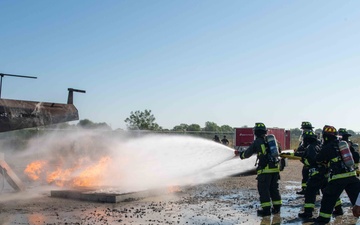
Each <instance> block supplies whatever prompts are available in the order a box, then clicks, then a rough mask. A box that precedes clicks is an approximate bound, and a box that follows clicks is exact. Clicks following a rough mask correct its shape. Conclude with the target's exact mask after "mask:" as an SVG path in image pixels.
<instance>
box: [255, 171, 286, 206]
mask: <svg viewBox="0 0 360 225" xmlns="http://www.w3.org/2000/svg"><path fill="white" fill-rule="evenodd" d="M256 179H257V181H258V192H259V195H260V204H261V207H262V208H263V209H266V208H267V207H268V208H270V207H271V206H273V207H274V208H278V209H279V208H280V207H281V204H282V202H281V196H280V192H279V179H280V175H279V173H262V174H259V175H258V176H257V178H256Z"/></svg>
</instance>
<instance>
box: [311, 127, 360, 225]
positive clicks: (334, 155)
mask: <svg viewBox="0 0 360 225" xmlns="http://www.w3.org/2000/svg"><path fill="white" fill-rule="evenodd" d="M322 134H323V146H322V147H321V150H320V152H319V154H317V156H316V161H317V162H318V163H325V164H328V165H329V169H330V176H329V180H328V184H327V185H326V187H325V189H324V191H323V198H322V200H321V208H320V213H319V216H318V217H317V219H316V224H326V223H328V222H329V221H330V219H331V214H332V212H333V209H334V206H335V204H336V202H337V200H338V198H339V197H340V195H341V193H342V192H343V191H344V190H345V191H346V193H347V195H348V197H349V199H350V201H351V203H352V205H354V204H355V202H356V198H357V196H358V194H359V190H360V180H359V179H358V178H357V177H356V171H355V169H354V168H353V166H351V165H350V164H349V163H348V161H347V159H348V158H345V157H342V154H341V152H340V148H339V140H338V138H337V135H338V132H337V130H336V128H335V127H333V126H329V125H325V126H324V128H323V131H322ZM350 155H351V154H350ZM351 160H352V158H351ZM351 160H350V161H351Z"/></svg>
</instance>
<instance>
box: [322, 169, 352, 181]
mask: <svg viewBox="0 0 360 225" xmlns="http://www.w3.org/2000/svg"><path fill="white" fill-rule="evenodd" d="M352 176H356V171H352V172H348V173H340V174H335V175H333V176H331V177H330V178H329V181H331V180H336V179H341V178H346V177H352Z"/></svg>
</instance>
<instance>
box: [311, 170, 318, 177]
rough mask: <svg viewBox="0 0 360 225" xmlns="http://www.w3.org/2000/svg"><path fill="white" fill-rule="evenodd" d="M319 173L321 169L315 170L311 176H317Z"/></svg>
mask: <svg viewBox="0 0 360 225" xmlns="http://www.w3.org/2000/svg"><path fill="white" fill-rule="evenodd" d="M318 173H319V171H316V172H313V173H311V174H310V176H311V177H312V176H315V175H316V174H318Z"/></svg>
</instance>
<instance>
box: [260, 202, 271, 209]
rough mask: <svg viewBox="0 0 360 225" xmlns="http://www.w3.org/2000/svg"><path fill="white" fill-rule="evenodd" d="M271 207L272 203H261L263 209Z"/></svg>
mask: <svg viewBox="0 0 360 225" xmlns="http://www.w3.org/2000/svg"><path fill="white" fill-rule="evenodd" d="M270 206H271V203H270V202H262V203H261V207H263V208H264V207H270Z"/></svg>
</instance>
